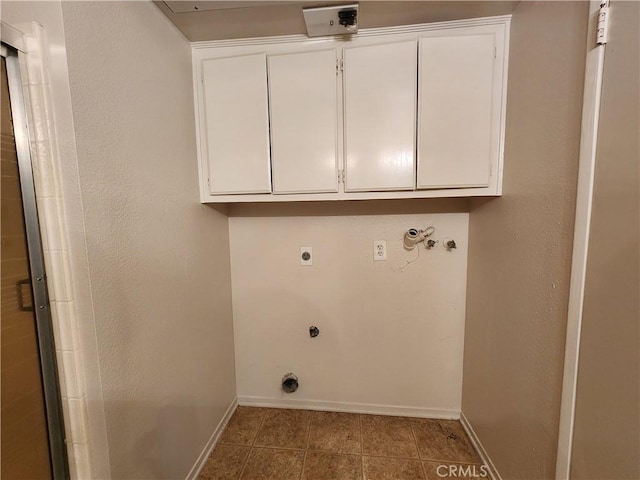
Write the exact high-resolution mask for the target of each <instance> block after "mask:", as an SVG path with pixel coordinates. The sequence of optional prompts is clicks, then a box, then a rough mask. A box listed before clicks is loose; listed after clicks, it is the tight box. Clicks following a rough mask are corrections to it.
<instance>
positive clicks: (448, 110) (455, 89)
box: [417, 33, 501, 188]
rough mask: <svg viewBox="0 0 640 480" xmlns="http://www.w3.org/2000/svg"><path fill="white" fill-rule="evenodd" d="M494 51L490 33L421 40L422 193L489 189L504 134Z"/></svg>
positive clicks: (420, 120)
mask: <svg viewBox="0 0 640 480" xmlns="http://www.w3.org/2000/svg"><path fill="white" fill-rule="evenodd" d="M494 47H495V36H494V34H492V33H489V34H483V35H462V34H460V35H452V36H442V37H431V38H422V39H420V80H419V82H420V83H419V88H418V91H419V116H418V131H419V133H418V182H417V184H418V188H455V187H485V186H488V185H489V175H490V166H491V162H492V159H493V158H497V155H498V154H499V153H498V151H499V131H500V93H501V92H499V93H498V94H494V82H501V77H500V76H499V75H495V76H494V60H495V59H494V51H495V50H494ZM496 77H497V78H496ZM495 100H497V103H496V102H494V101H495Z"/></svg>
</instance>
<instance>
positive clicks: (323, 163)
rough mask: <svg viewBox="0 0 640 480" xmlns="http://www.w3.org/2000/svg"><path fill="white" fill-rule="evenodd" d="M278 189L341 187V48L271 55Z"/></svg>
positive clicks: (301, 190) (300, 190) (327, 189)
mask: <svg viewBox="0 0 640 480" xmlns="http://www.w3.org/2000/svg"><path fill="white" fill-rule="evenodd" d="M268 63H269V106H270V107H269V109H270V119H271V162H272V169H273V192H274V193H305V192H316V193H320V192H337V191H338V177H337V173H338V157H337V151H338V103H337V87H336V82H337V76H336V51H335V50H333V49H332V50H324V51H317V52H303V53H292V54H283V55H271V56H269V57H268Z"/></svg>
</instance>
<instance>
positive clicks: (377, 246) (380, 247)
mask: <svg viewBox="0 0 640 480" xmlns="http://www.w3.org/2000/svg"><path fill="white" fill-rule="evenodd" d="M373 259H374V260H376V261H377V260H386V259H387V241H386V240H374V241H373Z"/></svg>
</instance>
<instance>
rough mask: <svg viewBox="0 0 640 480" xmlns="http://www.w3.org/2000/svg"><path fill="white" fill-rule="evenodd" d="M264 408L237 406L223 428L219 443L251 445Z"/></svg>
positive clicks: (263, 413) (262, 416)
mask: <svg viewBox="0 0 640 480" xmlns="http://www.w3.org/2000/svg"><path fill="white" fill-rule="evenodd" d="M266 412H267V409H265V408H256V407H242V406H240V407H238V408H237V409H236V411H235V413H234V414H233V416H232V417H231V420H230V421H229V424H228V425H227V428H226V429H225V430H224V433H223V434H222V437H220V443H224V444H231V445H251V444H253V440H254V439H255V438H256V435H257V434H258V430H259V429H260V425H261V424H262V420H263V419H264V416H265V414H266Z"/></svg>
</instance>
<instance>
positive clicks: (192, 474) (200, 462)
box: [186, 398, 238, 480]
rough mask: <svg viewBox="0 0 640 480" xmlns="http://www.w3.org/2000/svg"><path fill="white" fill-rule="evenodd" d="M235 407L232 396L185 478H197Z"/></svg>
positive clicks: (191, 479) (236, 406) (195, 479)
mask: <svg viewBox="0 0 640 480" xmlns="http://www.w3.org/2000/svg"><path fill="white" fill-rule="evenodd" d="M236 408H238V399H237V398H234V399H233V401H232V402H231V404H230V405H229V408H227V411H226V412H225V414H224V415H223V417H222V420H220V422H219V423H218V425H217V426H216V428H215V430H214V431H213V433H212V434H211V437H209V441H208V442H207V444H206V445H205V446H204V448H203V449H202V452H200V455H199V456H198V459H197V460H196V463H194V465H193V467H191V470H190V471H189V473H188V474H187V476H186V480H197V479H198V476H199V475H200V471H201V470H202V468H203V467H204V464H205V462H206V461H207V459H208V458H209V455H211V452H212V451H213V449H214V447H215V446H216V443H218V440H219V438H220V435H222V432H223V431H224V429H225V428H226V427H227V424H228V423H229V420H231V416H232V415H233V413H234V412H235V411H236Z"/></svg>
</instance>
